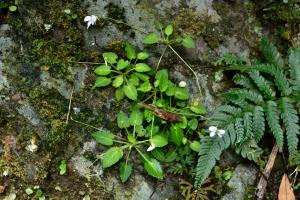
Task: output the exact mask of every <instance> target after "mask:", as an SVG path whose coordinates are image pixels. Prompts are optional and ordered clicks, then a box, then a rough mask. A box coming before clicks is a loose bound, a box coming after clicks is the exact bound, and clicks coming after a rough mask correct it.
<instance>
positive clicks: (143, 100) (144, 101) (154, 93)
mask: <svg viewBox="0 0 300 200" xmlns="http://www.w3.org/2000/svg"><path fill="white" fill-rule="evenodd" d="M154 94H155V92H153V93H152V94H151V95H150V96H149V97H147V98H146V99H145V100H143V101H142V103H145V102H147V101H148V100H149V99H151V97H153V96H154Z"/></svg>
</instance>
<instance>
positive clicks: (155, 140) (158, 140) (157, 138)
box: [150, 135, 168, 147]
mask: <svg viewBox="0 0 300 200" xmlns="http://www.w3.org/2000/svg"><path fill="white" fill-rule="evenodd" d="M150 143H151V144H154V145H155V147H163V146H166V145H167V144H168V138H167V137H165V136H164V135H154V136H153V137H152V138H151V139H150Z"/></svg>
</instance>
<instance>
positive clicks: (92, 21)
mask: <svg viewBox="0 0 300 200" xmlns="http://www.w3.org/2000/svg"><path fill="white" fill-rule="evenodd" d="M97 19H98V18H97V16H95V15H91V16H86V17H85V18H84V21H85V22H87V29H88V28H89V27H90V26H91V25H95V24H96V21H97Z"/></svg>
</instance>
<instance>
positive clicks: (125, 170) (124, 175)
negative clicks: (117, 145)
mask: <svg viewBox="0 0 300 200" xmlns="http://www.w3.org/2000/svg"><path fill="white" fill-rule="evenodd" d="M131 173H132V165H131V164H130V163H125V162H123V163H121V165H120V178H121V181H122V183H125V182H126V181H127V180H128V178H129V176H130V175H131Z"/></svg>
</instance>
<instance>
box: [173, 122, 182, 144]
mask: <svg viewBox="0 0 300 200" xmlns="http://www.w3.org/2000/svg"><path fill="white" fill-rule="evenodd" d="M170 131H171V139H172V141H173V142H174V143H175V144H176V145H177V146H179V145H180V144H181V141H182V138H183V130H182V129H181V128H180V127H179V126H177V125H172V126H171V129H170Z"/></svg>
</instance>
